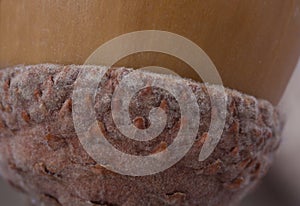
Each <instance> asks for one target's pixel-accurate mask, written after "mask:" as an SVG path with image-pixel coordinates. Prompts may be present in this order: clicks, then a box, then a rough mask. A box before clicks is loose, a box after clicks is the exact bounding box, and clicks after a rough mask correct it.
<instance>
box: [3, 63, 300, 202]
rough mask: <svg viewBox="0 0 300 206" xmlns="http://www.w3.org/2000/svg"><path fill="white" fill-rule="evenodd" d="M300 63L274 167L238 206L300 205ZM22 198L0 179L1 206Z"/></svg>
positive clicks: (286, 101)
mask: <svg viewBox="0 0 300 206" xmlns="http://www.w3.org/2000/svg"><path fill="white" fill-rule="evenodd" d="M299 82H300V61H299V63H298V66H297V69H296V70H295V72H294V74H293V76H292V78H291V80H290V83H289V85H288V87H287V89H286V91H285V94H284V96H283V98H282V101H281V102H280V105H279V108H280V110H281V112H282V113H283V114H284V116H285V119H286V125H285V127H284V132H283V141H282V145H281V147H280V149H279V152H278V154H277V158H276V161H275V164H274V166H273V168H272V169H271V171H270V172H269V174H268V175H267V176H266V177H265V178H264V179H263V181H262V182H261V184H260V185H259V186H258V187H257V189H256V190H255V191H253V192H252V193H251V194H250V195H249V196H248V197H246V198H245V199H244V200H243V202H242V203H241V206H253V205H256V206H282V205H284V206H299V205H300V164H299V163H300V161H299V157H300V139H299V135H300V120H299V117H300V108H299V107H300V87H299V86H300V83H299ZM25 204H26V198H25V197H24V195H21V194H20V193H17V192H15V191H14V190H13V189H12V188H11V187H10V186H8V184H7V183H6V182H4V181H3V180H2V179H1V178H0V206H25Z"/></svg>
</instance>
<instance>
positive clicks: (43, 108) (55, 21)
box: [0, 0, 300, 206]
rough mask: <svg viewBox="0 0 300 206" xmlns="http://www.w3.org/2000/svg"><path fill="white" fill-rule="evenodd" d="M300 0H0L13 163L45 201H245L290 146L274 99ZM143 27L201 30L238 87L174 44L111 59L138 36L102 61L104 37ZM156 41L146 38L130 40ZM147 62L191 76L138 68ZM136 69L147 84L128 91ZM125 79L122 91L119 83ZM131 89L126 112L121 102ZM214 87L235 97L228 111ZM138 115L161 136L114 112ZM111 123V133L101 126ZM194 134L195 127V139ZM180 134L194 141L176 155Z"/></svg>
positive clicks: (296, 49)
mask: <svg viewBox="0 0 300 206" xmlns="http://www.w3.org/2000/svg"><path fill="white" fill-rule="evenodd" d="M299 7H300V1H296V2H294V1H290V0H288V1H272V0H269V1H259V0H257V1H251V2H250V1H202V0H199V1H192V0H191V1H171V0H158V1H146V0H133V1H123V0H112V1H87V0H80V1H73V0H64V1H47V0H46V1H43V0H38V1H36V0H34V1H33V0H26V1H10V0H1V1H0V68H1V70H0V157H1V158H0V162H1V164H0V165H1V166H0V172H1V175H2V176H3V177H4V178H5V179H7V181H8V182H10V183H11V184H12V186H14V187H16V188H17V189H19V190H20V191H21V192H23V193H25V194H27V195H28V196H29V197H30V198H32V200H33V203H36V204H37V205H40V204H45V205H64V206H65V205H73V206H74V205H75V206H77V205H212V206H214V205H231V204H236V203H238V201H239V200H240V199H241V198H242V197H244V196H245V195H246V194H247V192H248V191H249V190H250V189H252V188H254V186H255V185H256V184H257V183H258V182H259V180H260V179H261V178H262V177H263V176H264V175H265V174H266V172H267V170H268V168H269V167H270V165H271V163H272V160H273V157H274V153H275V151H276V150H277V148H278V147H279V143H280V135H281V127H282V125H281V119H280V115H279V114H278V111H277V110H276V108H275V107H276V105H277V104H278V102H279V100H280V98H281V96H282V94H283V92H284V89H285V87H286V85H287V83H288V81H289V78H290V76H291V74H292V72H293V70H294V67H295V65H296V63H297V60H298V58H299V53H300V39H299V36H300V14H299V11H298V10H299V9H298V8H299ZM139 31H150V32H151V31H159V32H162V31H164V32H168V33H169V34H174V35H177V36H178V37H182V38H184V39H185V40H187V41H189V43H191V42H193V43H194V45H197V46H198V47H199V48H201V51H203V54H204V56H203V57H205V58H208V59H209V62H211V64H212V65H213V67H215V68H216V71H217V72H218V74H219V75H220V78H221V80H222V83H223V85H224V87H225V88H224V87H222V85H213V84H209V85H207V84H203V83H201V82H205V83H206V79H205V78H203V77H201V75H200V76H199V75H198V74H197V72H196V71H195V69H194V68H193V67H192V66H191V65H190V64H189V63H188V62H186V61H184V59H180V58H178V57H176V56H172V55H171V54H168V53H166V52H163V51H162V52H159V51H153V50H150V49H149V50H147V49H144V50H143V51H144V52H138V53H132V54H129V55H127V56H122V58H119V59H116V60H115V62H113V63H112V64H107V61H106V59H113V58H112V57H114V56H115V54H116V53H118V52H119V51H120V50H122V49H124V48H125V49H126V48H127V46H126V44H119V45H116V46H115V47H113V48H110V50H109V51H110V53H109V54H108V55H107V57H105V58H104V60H103V62H102V61H99V62H91V61H87V60H88V58H89V57H91V54H92V53H93V52H94V51H96V50H97V48H99V47H100V46H101V45H104V44H105V43H107V42H108V41H110V40H112V39H114V38H117V37H120V36H121V35H124V34H128V33H134V32H139ZM152 40H153V39H151V36H150V37H149V39H148V38H146V39H145V40H144V42H143V41H133V42H132V45H131V47H133V48H140V47H141V48H143V45H144V43H145V42H151V41H152ZM167 41H168V40H167V39H166V42H167ZM153 42H154V40H153ZM164 43H165V42H164V41H163V42H162V43H161V44H162V45H163V44H164ZM145 44H146V43H145ZM179 45H180V44H179V43H178V42H174V44H172V49H174V48H175V50H176V51H177V52H179V51H180V52H181V53H184V52H182V51H185V50H184V49H183V48H180V47H179ZM177 47H179V48H177ZM175 50H174V51H175ZM110 54H111V55H110ZM189 54H190V53H189ZM193 55H194V54H190V57H191V56H193ZM194 58H198V56H197V55H195V57H194ZM190 59H193V58H190ZM88 64H97V65H88ZM16 65H17V66H16ZM64 65H65V66H64ZM100 65H102V66H100ZM147 66H158V67H163V68H168V69H169V70H171V71H172V72H175V73H177V74H178V75H179V76H180V77H176V76H172V75H171V76H170V75H165V74H155V73H151V72H147V71H142V70H139V68H143V67H147ZM204 66H205V64H204ZM128 68H134V69H136V70H133V69H128ZM198 69H200V70H201V69H202V68H198ZM100 74H103V75H100ZM134 75H138V76H137V77H135V78H133V77H134ZM96 77H97V78H96ZM85 78H86V79H85ZM82 80H86V81H87V82H86V81H82ZM92 80H97V81H98V82H93V81H92ZM89 81H91V82H89ZM124 81H125V82H126V81H128V82H131V83H132V82H133V86H132V87H134V86H135V83H136V85H137V84H138V85H144V87H143V88H141V89H140V90H137V92H136V94H134V95H133V96H128V97H127V96H126V94H127V93H126V90H125V89H126V84H125V86H122V85H123V83H124ZM137 82H139V83H137ZM92 84H94V86H95V88H94V90H92V91H89V90H87V91H86V90H84V91H85V92H83V93H80V95H81V96H76V95H78V93H76V92H77V91H81V90H80V88H79V90H76V89H78V87H80V86H87V85H88V86H91V85H92ZM119 85H121V86H119ZM158 85H160V86H162V87H163V88H160V87H159V86H158ZM172 85H173V86H172ZM176 86H178V88H179V89H178V88H176ZM170 87H174V89H172V88H171V89H170V90H169V91H168V90H167V89H166V88H170ZM118 88H119V89H124V92H123V93H122V92H120V94H122V95H114V94H115V93H116V91H117V90H118ZM128 88H130V87H128ZM180 89H182V90H180ZM222 89H223V90H222ZM173 90H174V91H173ZM120 91H123V90H120ZM172 91H173V93H172ZM176 91H177V92H178V96H179V98H178V99H176V96H174V95H173V94H174V92H175V93H176ZM183 91H184V92H183ZM188 91H191V93H188ZM220 91H223V93H222V92H220ZM123 94H124V96H123ZM176 94H177V93H176ZM187 94H188V95H187ZM223 94H224V96H223ZM124 97H126V98H127V99H128V105H127V106H128V109H127V110H124V111H123V110H122V106H123V105H122V104H121V103H120V105H119V104H118V101H119V100H120V99H121V100H120V102H122V101H123V102H125V100H124V99H122V98H124ZM212 97H213V98H216V99H219V100H220V101H224V102H225V105H224V110H222V109H220V107H219V104H218V103H215V102H214V101H213V98H212ZM118 98H120V99H118ZM189 98H190V101H187V99H189ZM184 101H186V102H188V103H186V104H180V103H181V102H184ZM190 102H192V103H195V104H194V105H196V106H197V109H195V110H193V112H191V111H189V110H185V109H183V108H182V107H180V106H182V105H183V106H188V107H187V108H195V107H192V106H191V105H192V103H191V104H189V103H190ZM78 105H80V106H78ZM112 105H114V106H112ZM89 106H90V108H89ZM80 108H82V109H83V110H81V111H80ZM153 108H156V109H157V108H158V110H159V111H160V112H162V111H163V112H164V113H165V114H166V119H165V120H166V122H165V123H166V124H165V125H163V127H162V128H161V127H160V126H161V125H162V124H161V123H162V122H160V121H161V119H162V118H163V116H159V113H155V111H157V110H155V111H154V110H153ZM78 109H79V110H78ZM84 109H85V110H84ZM89 109H90V110H89ZM114 109H120V110H117V111H118V112H119V113H118V112H115V111H113V110H114ZM91 110H95V112H94V113H93V114H94V115H95V116H94V119H93V118H90V116H89V111H91ZM184 111H187V112H190V113H193V115H192V116H191V115H187V116H185V115H183V112H184ZM114 112H115V113H114ZM122 112H127V113H126V114H125V113H122ZM152 112H153V113H152ZM114 114H115V116H114ZM123 114H125V115H123ZM127 114H128V117H129V122H127V123H128V124H131V125H132V126H134V127H135V128H137V129H136V130H134V132H137V133H138V132H140V133H141V134H144V133H142V130H147V131H154V133H155V131H156V132H157V133H158V136H156V137H155V138H153V139H151V140H150V141H149V142H143V141H138V140H136V139H134V137H135V135H136V133H130V135H125V134H124V133H122V129H120V127H118V122H116V121H115V120H116V119H118V118H120V121H121V120H122V121H123V120H124V119H125V117H127V116H126V115H127ZM188 114H189V113H188ZM197 114H199V118H198V116H197ZM220 115H221V116H222V115H225V116H224V117H221V116H220ZM158 117H161V118H158ZM214 117H219V118H220V119H222V120H224V122H223V123H224V124H223V125H222V124H221V126H220V128H219V129H220V130H221V133H220V137H217V136H218V135H215V136H214V135H213V134H215V133H212V132H210V131H211V130H210V124H211V122H212V120H213V119H214ZM151 118H152V119H151ZM91 120H93V121H91ZM197 121H199V122H197ZM94 123H96V124H94ZM196 123H197V124H196ZM124 125H125V124H124ZM193 125H196V127H197V130H195V135H194V136H193V135H191V134H194V133H191V132H190V131H189V132H187V133H183V134H185V135H183V137H182V138H181V140H176V138H178V136H180V134H181V133H180V131H181V128H184V127H188V128H192V127H193ZM153 128H154V130H151V129H153ZM159 128H161V132H159ZM127 131H128V130H127ZM131 132H132V131H131ZM98 133H101V135H102V136H101V137H99V138H102V139H101V141H99V140H97V138H94V137H95V136H97V135H98ZM87 134H89V135H87ZM147 134H149V133H147ZM189 135H190V136H191V138H194V139H192V140H193V141H190V142H191V145H190V147H184V146H183V145H188V144H190V142H189V139H188V136H189ZM141 137H145V136H143V135H141ZM178 141H182V142H181V143H182V145H179V147H177V148H176V149H177V150H176V149H175V150H174V151H173V152H174V153H172V147H171V146H172V145H174V144H175V145H176V143H177V142H178ZM99 142H100V143H101V144H103V145H105V147H98V146H99V145H98V144H99ZM183 143H184V144H183ZM97 145H98V146H97ZM103 145H102V146H103ZM211 145H213V146H214V147H211V148H212V149H211V152H208V153H207V154H208V155H206V156H205V158H203V159H201V158H200V159H199V157H200V156H201V152H202V151H204V150H205V148H209V147H210V146H211ZM110 146H113V147H114V148H115V149H116V150H118V151H119V153H113V152H111V151H115V150H114V149H112V150H111V151H110V150H108V148H111V147H110ZM99 148H101V149H100V150H99ZM164 151H167V152H170V153H167V154H171V155H169V156H168V157H169V158H170V159H172V160H173V159H174V162H172V163H170V165H168V164H169V163H167V162H161V161H160V160H161V159H159V158H157V157H160V156H156V155H158V154H159V153H163V152H164ZM205 151H208V150H205ZM105 152H107V153H105ZM115 154H118V155H115ZM199 154H200V155H199ZM110 155H111V156H110ZM151 155H152V156H151ZM174 155H175V156H176V157H178V160H177V159H176V158H173V157H174ZM147 156H150V158H148V159H147ZM122 157H125V158H123V159H122ZM152 157H154V158H152ZM143 158H144V159H143ZM151 158H152V159H151ZM155 158H157V159H159V160H157V159H155ZM104 160H105V161H104ZM136 160H137V162H134V161H136ZM144 160H147V161H144ZM163 160H164V161H167V160H168V158H165V159H163ZM175 160H176V161H175ZM199 160H201V161H199ZM149 161H150V163H149ZM151 161H153V162H151ZM149 165H150V166H149ZM129 166H130V167H129ZM143 166H144V167H143ZM158 166H159V167H161V168H163V169H161V170H160V169H157V168H158ZM145 168H147V169H149V171H151V172H149V171H148V170H147V169H145ZM147 172H148V173H147Z"/></svg>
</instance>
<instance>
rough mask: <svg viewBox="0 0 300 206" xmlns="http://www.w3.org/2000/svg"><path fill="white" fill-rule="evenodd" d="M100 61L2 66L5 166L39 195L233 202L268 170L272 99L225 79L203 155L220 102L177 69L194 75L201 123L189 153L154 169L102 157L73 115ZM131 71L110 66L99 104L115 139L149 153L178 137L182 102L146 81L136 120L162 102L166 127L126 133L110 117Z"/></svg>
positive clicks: (85, 200)
mask: <svg viewBox="0 0 300 206" xmlns="http://www.w3.org/2000/svg"><path fill="white" fill-rule="evenodd" d="M95 67H97V66H88V65H84V66H78V65H69V66H62V65H52V64H40V65H32V66H22V65H21V66H16V67H11V68H7V69H3V70H0V172H1V175H2V176H3V177H4V178H5V179H6V180H7V181H8V182H9V183H10V184H11V185H13V186H14V187H15V188H17V189H18V190H20V191H22V192H23V193H26V194H28V196H29V197H30V198H31V199H32V201H33V203H36V204H37V205H40V204H41V203H42V204H45V205H47V206H48V205H50V206H51V205H55V206H56V205H63V206H77V205H78V206H81V205H87V206H89V205H109V206H110V205H124V206H130V205H211V206H214V205H228V204H229V203H234V202H237V201H239V199H241V198H242V197H243V196H244V195H245V194H246V192H247V191H249V190H250V189H251V188H253V187H254V186H255V185H256V183H257V182H258V180H259V179H260V178H261V177H263V176H264V175H265V174H266V172H267V171H268V169H269V167H270V165H271V163H272V160H273V157H274V152H275V151H276V150H277V148H278V146H279V144H280V135H281V122H280V118H279V115H278V112H277V111H276V109H275V108H274V107H273V106H272V105H271V104H270V103H269V102H267V101H265V100H259V99H256V98H255V97H252V96H249V95H246V94H243V93H241V92H238V91H235V90H231V89H227V88H226V89H225V92H226V96H227V105H226V109H227V111H226V112H227V113H226V124H225V128H224V131H223V134H222V136H221V140H220V142H219V143H218V145H217V147H216V148H215V150H214V151H213V153H212V154H211V155H210V156H209V157H208V158H207V159H206V160H204V161H198V157H199V153H200V150H201V148H202V146H203V144H204V142H205V141H206V140H207V138H208V133H207V132H208V128H209V124H210V122H211V118H210V117H211V113H213V112H216V110H217V109H218V107H217V106H216V105H211V102H210V98H209V95H208V91H207V88H206V87H205V85H204V84H202V83H198V82H195V81H192V80H188V79H182V78H179V77H175V76H174V77H173V76H170V75H161V78H162V79H163V80H164V79H165V81H168V79H170V78H171V79H174V80H173V81H181V82H182V84H185V85H187V86H188V87H189V88H190V89H191V90H192V91H193V93H194V95H195V97H196V99H197V103H198V106H199V111H200V123H199V130H198V133H197V137H196V138H195V142H194V144H193V146H192V147H191V149H190V150H189V151H188V153H187V154H186V155H185V156H184V157H183V158H182V159H181V160H180V161H179V162H177V163H176V164H175V165H173V166H172V167H170V168H168V169H166V170H164V171H162V172H160V173H157V174H153V175H148V176H141V177H133V176H125V175H121V174H118V173H115V172H113V171H110V170H108V169H106V168H105V167H103V166H101V165H100V164H98V163H97V162H96V161H95V160H94V159H93V158H92V157H91V156H90V155H88V153H87V152H86V151H85V150H84V148H83V147H82V145H81V143H80V141H79V139H78V136H77V134H76V131H75V128H74V122H73V116H72V93H73V90H74V84H75V82H76V80H77V78H78V75H79V74H80V73H81V72H82V71H83V70H84V69H87V68H95ZM132 71H133V70H132V69H127V68H110V69H109V70H108V72H106V74H105V76H104V77H103V79H102V80H101V82H100V83H99V88H100V87H101V92H100V90H99V91H96V93H95V101H94V102H93V105H94V109H95V112H96V117H97V123H98V125H99V127H100V128H101V131H102V132H103V133H104V134H105V137H106V138H107V140H108V141H109V142H110V143H111V144H112V145H113V146H114V147H115V148H117V149H118V150H120V151H122V152H124V153H128V154H134V155H137V156H147V155H149V154H154V153H157V152H160V151H162V150H164V149H167V147H168V145H170V144H171V143H172V142H173V141H174V138H176V134H177V132H178V130H179V126H180V124H179V123H180V108H179V106H178V102H176V100H175V99H174V97H172V96H171V95H170V93H169V92H168V91H166V90H163V89H161V88H156V87H153V88H146V89H143V90H140V91H139V92H137V94H136V95H135V96H134V97H133V98H132V100H131V102H130V108H129V112H130V118H131V120H132V122H133V124H134V125H135V126H136V127H137V128H139V129H145V128H148V127H149V126H150V121H149V118H148V117H149V111H150V110H151V109H152V108H153V107H160V108H162V109H163V110H164V111H165V112H166V114H167V124H166V127H165V128H164V130H163V131H162V133H161V134H160V135H159V136H158V137H156V138H154V139H152V140H150V141H147V142H139V141H135V140H132V139H128V138H126V137H124V135H122V134H121V133H120V132H119V131H118V129H117V128H116V127H115V124H114V122H113V118H112V114H111V101H112V96H113V92H114V90H115V88H116V85H118V83H119V82H120V80H121V79H122V78H124V77H125V76H126V75H128V74H129V73H131V72H132ZM145 75H147V72H145ZM149 75H150V74H149ZM177 79H178V80H177ZM210 88H211V89H212V90H214V88H217V86H214V85H211V86H210ZM215 94H216V95H218V93H217V92H216V93H215ZM87 101H88V100H87Z"/></svg>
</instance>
